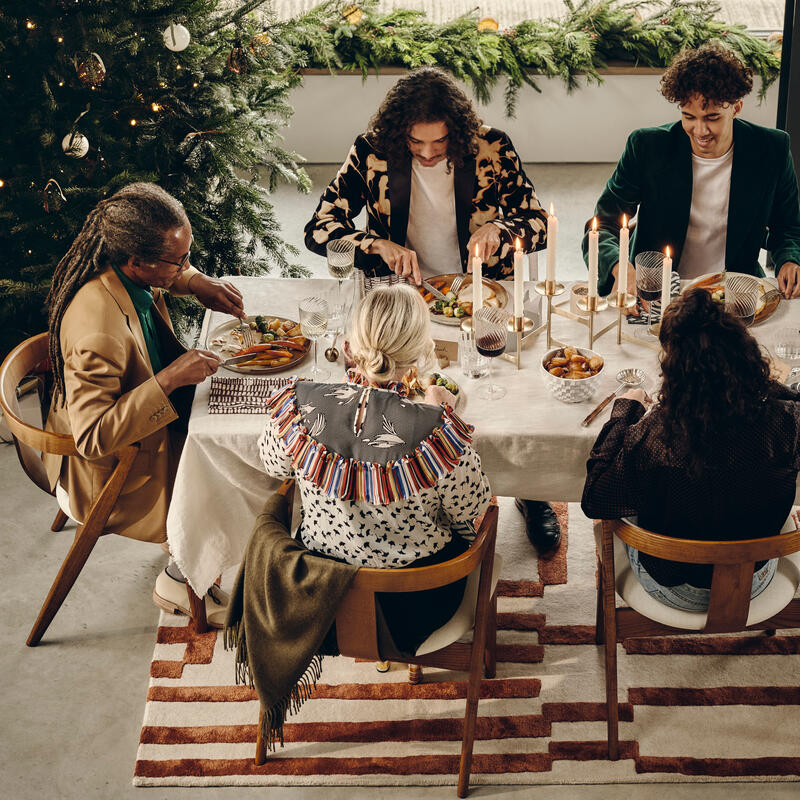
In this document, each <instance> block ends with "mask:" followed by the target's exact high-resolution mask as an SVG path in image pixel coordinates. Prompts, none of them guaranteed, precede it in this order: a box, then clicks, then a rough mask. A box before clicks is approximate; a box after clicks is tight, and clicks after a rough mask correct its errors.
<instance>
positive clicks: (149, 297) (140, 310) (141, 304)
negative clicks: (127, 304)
mask: <svg viewBox="0 0 800 800" xmlns="http://www.w3.org/2000/svg"><path fill="white" fill-rule="evenodd" d="M114 272H116V273H117V277H118V278H119V279H120V280H121V281H122V285H123V286H124V287H125V289H126V291H127V292H128V294H129V295H130V298H131V302H132V303H133V307H134V308H135V309H136V313H137V314H139V315H141V314H146V313H147V312H148V311H149V310H150V308H151V307H152V305H153V294H152V291H151V289H150V287H149V286H146V287H145V286H139V285H137V284H135V283H134V282H133V281H132V280H131V279H130V278H129V277H128V276H127V275H126V274H125V273H124V272H123V271H122V270H120V269H118V268H117V267H114Z"/></svg>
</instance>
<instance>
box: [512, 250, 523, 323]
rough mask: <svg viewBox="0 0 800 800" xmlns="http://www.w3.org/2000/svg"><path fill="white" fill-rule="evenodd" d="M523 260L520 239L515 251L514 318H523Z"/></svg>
mask: <svg viewBox="0 0 800 800" xmlns="http://www.w3.org/2000/svg"><path fill="white" fill-rule="evenodd" d="M522 259H523V253H522V249H521V247H520V243H519V237H517V240H516V247H515V249H514V316H515V317H521V316H522V302H523V288H524V287H523V285H522Z"/></svg>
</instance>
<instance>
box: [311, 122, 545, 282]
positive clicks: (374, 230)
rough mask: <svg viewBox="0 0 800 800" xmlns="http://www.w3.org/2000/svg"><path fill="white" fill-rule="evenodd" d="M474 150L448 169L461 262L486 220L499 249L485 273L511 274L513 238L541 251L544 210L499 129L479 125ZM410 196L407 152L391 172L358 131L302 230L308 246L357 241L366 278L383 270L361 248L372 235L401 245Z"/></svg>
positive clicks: (358, 262)
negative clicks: (497, 235) (363, 223)
mask: <svg viewBox="0 0 800 800" xmlns="http://www.w3.org/2000/svg"><path fill="white" fill-rule="evenodd" d="M477 144H478V152H477V154H476V155H475V156H470V157H468V158H466V159H465V160H464V165H463V166H462V167H454V169H455V175H454V181H453V183H454V191H455V203H456V230H457V232H458V244H459V247H460V249H461V264H462V268H464V269H465V268H466V264H467V257H468V253H467V242H468V241H469V238H470V236H471V235H472V234H473V233H474V232H475V231H477V230H478V228H480V227H481V226H482V225H485V224H486V223H487V222H493V223H495V224H496V225H497V226H498V227H499V228H500V229H501V244H500V248H499V249H498V251H497V253H495V255H494V256H492V257H491V258H490V259H489V262H488V264H487V265H486V266H485V267H484V275H485V276H486V277H488V278H495V279H501V278H504V277H508V276H511V275H513V272H514V267H513V250H514V239H515V238H516V237H519V239H520V243H521V246H522V248H523V250H525V251H526V252H527V251H530V250H541V249H542V248H543V247H544V246H545V238H546V236H547V214H546V212H545V211H544V210H543V209H542V207H541V205H539V200H538V199H537V197H536V193H535V192H534V189H533V184H532V183H531V182H530V180H528V177H527V175H526V174H525V171H524V170H523V168H522V162H521V161H520V158H519V156H518V155H517V151H516V150H515V149H514V145H512V144H511V140H510V139H509V138H508V136H506V134H505V133H503V131H500V130H497V129H496V128H490V127H488V126H486V125H483V126H481V128H480V131H479V133H478V141H477ZM410 196H411V157H410V155H409V157H408V158H407V159H406V161H405V162H404V163H403V165H402V166H401V168H399V169H397V170H389V167H388V164H387V162H386V161H385V160H384V159H382V158H380V157H379V156H378V155H377V154H376V152H375V150H374V149H373V147H372V145H371V144H370V142H369V139H368V138H367V137H366V136H364V135H361V136H359V137H358V138H357V139H356V141H355V143H354V144H353V146H352V147H351V148H350V152H349V153H348V154H347V158H346V159H345V162H344V164H342V166H341V168H340V169H339V172H338V173H337V174H336V177H335V178H334V179H333V180H332V181H331V183H330V184H329V185H328V187H327V188H326V189H325V191H324V192H323V193H322V197H321V198H320V201H319V205H318V206H317V210H316V211H315V212H314V216H313V217H312V218H311V220H310V221H309V222H308V224H307V225H306V227H305V241H306V247H308V249H309V250H312V251H313V252H315V253H318V254H319V255H323V256H324V255H325V246H326V244H327V243H328V242H329V241H331V240H333V239H339V238H346V239H351V240H353V241H354V242H356V244H357V249H356V266H357V267H358V268H359V269H362V270H364V272H365V273H366V274H367V275H369V276H378V275H389V274H391V270H390V269H389V267H388V266H387V265H386V264H385V262H384V261H383V260H382V259H381V258H380V256H377V255H370V254H367V253H366V252H365V251H366V249H367V248H368V247H369V246H370V245H371V244H372V242H373V241H374V240H375V239H389V240H390V241H392V242H396V243H397V244H400V245H405V243H406V230H407V228H408V206H409V201H410ZM364 207H366V210H367V230H366V231H362V230H356V227H355V225H354V224H353V220H354V219H355V218H356V217H357V216H358V214H359V213H360V212H361V209H362V208H364Z"/></svg>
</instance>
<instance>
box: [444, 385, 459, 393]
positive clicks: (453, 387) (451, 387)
mask: <svg viewBox="0 0 800 800" xmlns="http://www.w3.org/2000/svg"><path fill="white" fill-rule="evenodd" d="M444 388H445V389H447V391H448V392H450V393H451V394H458V386H456V385H455V384H454V383H446V384H445V387H444Z"/></svg>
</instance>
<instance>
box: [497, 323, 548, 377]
mask: <svg viewBox="0 0 800 800" xmlns="http://www.w3.org/2000/svg"><path fill="white" fill-rule="evenodd" d="M543 327H544V326H543V325H539V327H538V328H537V327H534V324H533V320H530V319H528V318H527V317H511V319H509V321H508V332H509V333H510V334H511V335H512V336H515V337H516V344H517V347H516V350H515V351H514V352H513V353H503V355H502V358H504V359H506V361H511V362H512V363H513V364H514V365H515V366H516V368H517V369H521V366H522V364H521V360H520V356H521V354H522V348H523V347H524V346H525V345H526V344H527V343H528V341H529V340H530V339H532V338H533V337H534V336H536V334H538V333H540V332H541V331H542V329H543Z"/></svg>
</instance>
